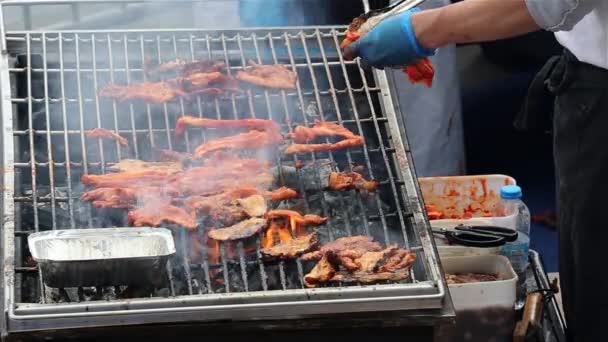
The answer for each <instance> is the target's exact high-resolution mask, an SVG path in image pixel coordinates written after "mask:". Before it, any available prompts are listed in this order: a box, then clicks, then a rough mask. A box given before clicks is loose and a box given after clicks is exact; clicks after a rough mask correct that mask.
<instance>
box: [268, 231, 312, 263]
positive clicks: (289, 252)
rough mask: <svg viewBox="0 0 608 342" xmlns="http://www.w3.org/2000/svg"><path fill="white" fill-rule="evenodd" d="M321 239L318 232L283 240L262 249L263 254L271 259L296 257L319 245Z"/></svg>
mask: <svg viewBox="0 0 608 342" xmlns="http://www.w3.org/2000/svg"><path fill="white" fill-rule="evenodd" d="M318 242H319V240H318V238H317V234H316V233H311V234H308V235H304V236H300V237H298V238H295V239H293V240H289V241H285V242H281V243H279V244H277V245H274V246H272V247H269V248H264V249H262V255H263V256H264V257H266V258H269V259H282V260H287V259H295V258H297V257H299V256H300V255H302V254H304V253H306V252H309V251H311V250H313V249H315V248H316V247H317V244H318Z"/></svg>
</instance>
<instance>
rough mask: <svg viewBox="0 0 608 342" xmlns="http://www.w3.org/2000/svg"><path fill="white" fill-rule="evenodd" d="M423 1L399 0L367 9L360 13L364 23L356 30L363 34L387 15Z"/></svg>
mask: <svg viewBox="0 0 608 342" xmlns="http://www.w3.org/2000/svg"><path fill="white" fill-rule="evenodd" d="M425 1H426V0H400V1H397V2H395V3H393V4H392V5H389V6H386V7H383V8H378V9H374V10H371V11H368V12H367V13H364V14H362V15H361V18H363V19H365V23H364V24H363V25H361V27H360V28H359V30H358V31H359V33H361V34H365V33H367V32H369V31H371V30H372V29H373V28H374V27H375V26H376V25H378V24H379V23H380V22H382V20H384V19H386V18H387V17H390V16H393V15H396V14H399V13H402V12H405V11H407V10H410V9H412V8H414V7H416V6H418V5H420V4H421V3H423V2H425Z"/></svg>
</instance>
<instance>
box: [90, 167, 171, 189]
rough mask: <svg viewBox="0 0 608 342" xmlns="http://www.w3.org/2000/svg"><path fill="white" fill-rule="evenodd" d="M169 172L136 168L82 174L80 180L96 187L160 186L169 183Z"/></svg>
mask: <svg viewBox="0 0 608 342" xmlns="http://www.w3.org/2000/svg"><path fill="white" fill-rule="evenodd" d="M171 174H172V172H171V171H167V170H137V171H125V172H120V173H108V174H105V175H82V177H80V181H81V182H82V183H83V184H85V185H91V186H94V187H97V188H111V187H118V188H134V187H138V186H146V187H150V186H157V187H162V186H165V185H168V184H169V176H170V175H171Z"/></svg>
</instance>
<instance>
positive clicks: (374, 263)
mask: <svg viewBox="0 0 608 342" xmlns="http://www.w3.org/2000/svg"><path fill="white" fill-rule="evenodd" d="M397 249H398V247H397V245H392V246H389V247H388V248H385V249H383V250H381V251H379V252H366V253H364V254H363V255H362V256H361V257H359V258H358V259H356V260H355V264H356V265H357V267H358V270H359V271H362V272H376V271H377V270H378V268H379V267H380V264H381V263H383V261H385V260H386V259H387V258H388V257H389V256H390V255H391V254H393V253H394V252H395V251H396V250H397Z"/></svg>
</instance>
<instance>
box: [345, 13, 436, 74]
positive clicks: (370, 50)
mask: <svg viewBox="0 0 608 342" xmlns="http://www.w3.org/2000/svg"><path fill="white" fill-rule="evenodd" d="M418 11H420V9H418V8H413V9H411V10H409V11H406V12H403V13H401V14H398V15H395V16H392V17H389V18H387V19H385V20H384V21H382V22H381V23H380V24H378V25H377V26H376V27H374V29H373V30H371V31H370V32H368V33H366V34H365V35H363V37H361V38H359V40H357V41H356V42H354V43H352V44H350V45H349V46H347V47H346V48H345V50H344V56H345V57H346V58H348V59H354V58H355V57H361V59H363V62H365V63H366V64H369V65H371V66H373V67H376V68H384V67H403V66H406V65H411V64H414V63H416V62H417V61H418V60H420V59H422V58H424V57H429V56H432V55H434V54H435V50H434V49H426V48H424V47H423V46H421V45H420V43H419V42H418V39H417V38H416V36H415V34H414V28H413V27H412V13H415V12H418Z"/></svg>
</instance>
